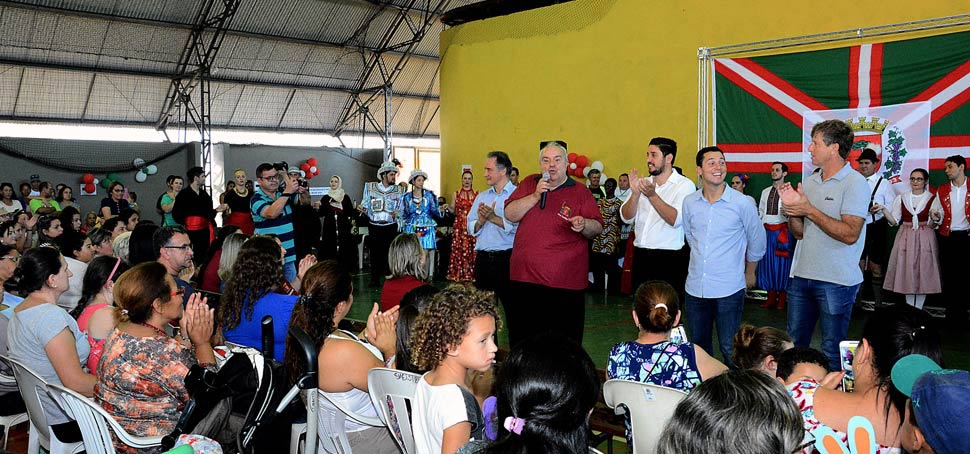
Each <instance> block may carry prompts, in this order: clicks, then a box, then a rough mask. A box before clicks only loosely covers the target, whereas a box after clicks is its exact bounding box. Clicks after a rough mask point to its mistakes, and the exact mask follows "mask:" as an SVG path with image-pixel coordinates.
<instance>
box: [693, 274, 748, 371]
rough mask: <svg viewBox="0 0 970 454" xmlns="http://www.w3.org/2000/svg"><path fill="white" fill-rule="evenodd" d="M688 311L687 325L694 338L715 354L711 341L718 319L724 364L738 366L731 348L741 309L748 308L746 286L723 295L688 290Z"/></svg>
mask: <svg viewBox="0 0 970 454" xmlns="http://www.w3.org/2000/svg"><path fill="white" fill-rule="evenodd" d="M684 303H685V304H684V309H685V315H687V329H689V330H690V339H691V341H692V342H693V343H694V344H696V345H698V346H700V347H701V348H703V349H704V351H706V352H708V353H710V354H714V351H713V350H712V348H713V346H712V345H711V342H712V338H711V329H713V328H714V323H715V320H716V321H717V343H718V344H719V346H720V347H721V356H722V357H723V358H724V364H726V365H727V366H728V367H732V368H733V367H734V364H733V363H732V362H731V351H732V347H733V345H734V333H736V332H738V327H740V326H741V311H742V310H743V309H744V289H741V290H738V291H737V292H736V293H734V294H731V295H728V296H725V297H721V298H698V297H696V296H691V295H690V294H687V295H686V296H685V297H684Z"/></svg>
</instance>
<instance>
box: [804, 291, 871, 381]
mask: <svg viewBox="0 0 970 454" xmlns="http://www.w3.org/2000/svg"><path fill="white" fill-rule="evenodd" d="M859 285H860V284H855V285H840V284H833V283H831V282H824V281H816V280H813V279H804V278H800V277H794V278H792V279H791V282H790V283H789V284H788V334H791V336H792V337H793V338H794V339H795V346H796V347H808V346H810V344H811V343H812V333H813V332H814V331H815V323H816V322H817V321H819V320H821V322H822V353H825V357H826V358H828V359H829V367H831V368H832V369H831V370H840V369H842V365H841V363H840V362H839V342H841V341H843V340H845V336H846V333H848V331H849V319H850V318H851V317H852V306H853V305H854V304H855V297H856V293H858V291H859Z"/></svg>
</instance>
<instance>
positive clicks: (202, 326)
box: [179, 293, 215, 347]
mask: <svg viewBox="0 0 970 454" xmlns="http://www.w3.org/2000/svg"><path fill="white" fill-rule="evenodd" d="M214 319H215V309H212V308H210V307H209V304H208V298H203V297H202V295H201V294H199V293H193V294H192V296H191V297H189V302H188V303H186V305H185V311H183V313H182V320H180V321H179V327H180V328H181V332H182V338H183V339H188V340H189V341H191V342H192V345H195V346H196V347H198V346H200V345H206V344H208V343H209V339H210V338H212V330H213V320H214Z"/></svg>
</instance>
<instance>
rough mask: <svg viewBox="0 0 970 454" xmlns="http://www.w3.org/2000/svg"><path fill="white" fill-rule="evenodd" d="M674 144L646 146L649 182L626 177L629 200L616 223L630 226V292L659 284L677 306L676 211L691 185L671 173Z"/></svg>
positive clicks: (680, 279)
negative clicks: (648, 283) (672, 291)
mask: <svg viewBox="0 0 970 454" xmlns="http://www.w3.org/2000/svg"><path fill="white" fill-rule="evenodd" d="M676 156H677V142H674V141H673V140H671V139H668V138H665V137H655V138H653V139H650V143H649V144H648V145H647V169H648V172H649V176H644V177H643V178H640V177H639V174H638V173H637V169H633V170H631V171H630V186H631V188H632V191H631V194H630V198H629V199H627V200H626V202H624V203H623V206H622V207H621V208H620V219H622V220H623V222H624V223H627V224H630V223H633V224H634V230H633V233H634V240H633V246H634V252H633V268H632V270H633V276H632V281H633V290H634V291H636V289H637V288H638V287H639V286H640V284H642V283H643V282H646V281H649V280H662V281H666V282H667V283H669V284H670V285H671V286H673V287H674V288H675V289H677V291H678V292H679V293H680V295H681V300H683V295H684V282H685V280H686V279H687V262H688V255H687V251H686V249H685V247H684V228H683V226H682V225H681V206H682V205H683V203H684V199H685V198H686V197H687V196H688V195H690V194H691V193H693V192H694V191H695V190H696V187H695V186H694V183H693V182H692V181H690V180H689V179H687V178H686V177H684V176H683V175H681V174H679V173H677V172H674V169H673V168H674V158H675V157H676Z"/></svg>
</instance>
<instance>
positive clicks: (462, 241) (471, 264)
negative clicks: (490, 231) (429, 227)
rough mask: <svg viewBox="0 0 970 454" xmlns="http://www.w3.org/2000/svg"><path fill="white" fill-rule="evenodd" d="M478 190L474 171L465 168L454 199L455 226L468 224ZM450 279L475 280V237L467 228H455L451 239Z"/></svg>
mask: <svg viewBox="0 0 970 454" xmlns="http://www.w3.org/2000/svg"><path fill="white" fill-rule="evenodd" d="M476 196H478V192H476V191H475V190H474V189H472V172H471V171H470V170H465V171H463V172H462V174H461V190H459V191H457V192H455V197H454V198H453V199H452V203H454V205H455V206H454V209H455V226H464V225H467V224H468V211H469V210H471V207H472V203H474V202H475V197H476ZM447 279H448V280H449V281H456V282H471V281H474V280H475V237H473V236H471V235H470V234H469V233H468V230H467V229H463V228H460V227H458V228H455V231H454V234H453V235H452V239H451V260H450V261H449V263H448V276H447Z"/></svg>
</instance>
